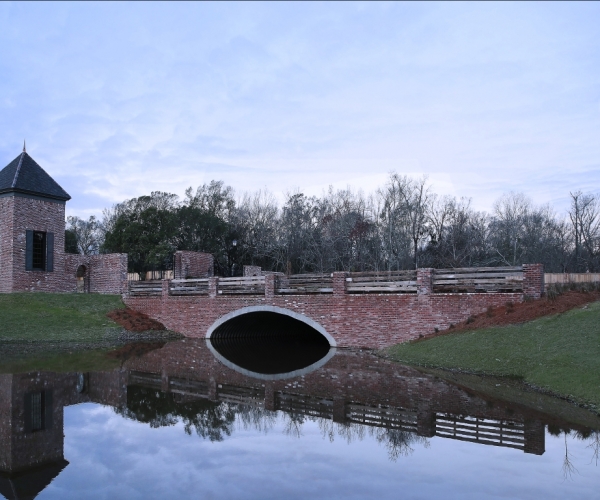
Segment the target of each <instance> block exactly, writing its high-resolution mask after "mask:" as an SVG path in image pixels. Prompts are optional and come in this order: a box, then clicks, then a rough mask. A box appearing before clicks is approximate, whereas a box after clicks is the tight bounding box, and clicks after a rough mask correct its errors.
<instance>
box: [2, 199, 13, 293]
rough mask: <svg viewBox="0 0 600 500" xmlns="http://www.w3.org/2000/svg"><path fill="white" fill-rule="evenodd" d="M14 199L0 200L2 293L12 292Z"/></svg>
mask: <svg viewBox="0 0 600 500" xmlns="http://www.w3.org/2000/svg"><path fill="white" fill-rule="evenodd" d="M13 200H14V198H12V197H2V198H0V293H9V292H12V275H13V256H12V241H13V229H12V227H13V212H14V201H13Z"/></svg>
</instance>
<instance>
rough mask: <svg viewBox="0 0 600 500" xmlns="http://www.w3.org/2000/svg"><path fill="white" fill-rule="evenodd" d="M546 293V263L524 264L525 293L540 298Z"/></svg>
mask: <svg viewBox="0 0 600 500" xmlns="http://www.w3.org/2000/svg"><path fill="white" fill-rule="evenodd" d="M543 293H544V265H543V264H523V295H524V296H528V297H531V298H532V299H539V298H540V297H541V296H542V294H543Z"/></svg>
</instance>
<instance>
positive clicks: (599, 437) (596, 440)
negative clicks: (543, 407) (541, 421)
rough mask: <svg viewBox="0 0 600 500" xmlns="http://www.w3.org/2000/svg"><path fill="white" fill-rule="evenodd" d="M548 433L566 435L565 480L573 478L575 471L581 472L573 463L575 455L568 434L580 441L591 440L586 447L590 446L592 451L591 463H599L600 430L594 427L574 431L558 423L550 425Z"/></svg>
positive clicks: (563, 469)
mask: <svg viewBox="0 0 600 500" xmlns="http://www.w3.org/2000/svg"><path fill="white" fill-rule="evenodd" d="M548 433H549V434H550V435H551V436H556V437H560V435H561V434H563V435H564V440H565V457H564V459H563V465H562V473H563V477H564V479H565V480H567V479H572V477H573V474H574V473H579V471H578V470H577V468H576V467H575V465H574V464H573V460H572V457H573V456H572V454H571V453H570V452H569V444H568V441H567V436H569V437H572V438H573V439H578V440H580V441H586V440H589V442H590V444H588V445H587V446H586V449H587V448H589V449H590V450H591V451H592V459H591V460H590V464H591V463H594V462H595V463H596V466H597V465H598V458H600V431H598V430H592V429H585V430H577V431H573V430H572V429H563V428H561V427H559V426H557V425H548Z"/></svg>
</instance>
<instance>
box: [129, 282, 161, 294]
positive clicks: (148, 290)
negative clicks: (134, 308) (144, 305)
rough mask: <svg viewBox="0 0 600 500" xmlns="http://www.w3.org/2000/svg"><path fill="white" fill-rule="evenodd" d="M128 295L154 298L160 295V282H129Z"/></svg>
mask: <svg viewBox="0 0 600 500" xmlns="http://www.w3.org/2000/svg"><path fill="white" fill-rule="evenodd" d="M129 294H130V295H131V296H132V297H156V296H160V295H162V281H156V280H152V281H130V282H129Z"/></svg>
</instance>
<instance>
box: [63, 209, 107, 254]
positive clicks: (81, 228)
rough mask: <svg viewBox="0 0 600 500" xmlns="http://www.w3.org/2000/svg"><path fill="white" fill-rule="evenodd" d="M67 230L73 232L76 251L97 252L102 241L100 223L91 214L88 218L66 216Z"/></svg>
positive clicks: (82, 252)
mask: <svg viewBox="0 0 600 500" xmlns="http://www.w3.org/2000/svg"><path fill="white" fill-rule="evenodd" d="M67 224H68V226H67V230H68V231H71V232H72V233H73V234H75V238H76V240H77V251H78V252H79V253H80V254H83V255H92V254H97V253H98V250H99V248H100V244H101V243H102V232H101V229H100V224H99V222H98V221H97V220H96V217H94V216H93V215H92V216H90V218H89V219H88V220H85V219H80V218H79V217H76V216H69V217H67Z"/></svg>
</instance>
